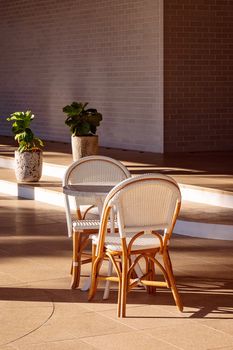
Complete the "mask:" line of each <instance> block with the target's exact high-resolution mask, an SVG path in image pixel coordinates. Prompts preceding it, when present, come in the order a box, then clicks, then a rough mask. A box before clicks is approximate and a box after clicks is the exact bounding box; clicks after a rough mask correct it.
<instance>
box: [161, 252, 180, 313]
mask: <svg viewBox="0 0 233 350" xmlns="http://www.w3.org/2000/svg"><path fill="white" fill-rule="evenodd" d="M163 261H164V266H165V270H166V272H167V275H168V278H169V282H170V285H171V290H172V294H173V298H174V300H175V303H176V306H177V307H178V309H179V310H180V311H183V303H182V300H181V298H180V295H179V292H178V289H177V287H176V282H175V277H174V274H173V269H172V264H171V259H170V256H169V253H168V251H167V250H165V251H164V252H163Z"/></svg>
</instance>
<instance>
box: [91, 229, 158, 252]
mask: <svg viewBox="0 0 233 350" xmlns="http://www.w3.org/2000/svg"><path fill="white" fill-rule="evenodd" d="M134 236H135V233H127V237H126V243H127V245H128V243H129V242H130V240H131V239H132V238H133V237H134ZM91 238H92V243H93V244H95V245H97V244H98V235H92V237H91ZM105 248H107V249H109V250H113V251H121V250H122V244H121V238H120V237H119V235H117V234H115V235H112V234H107V235H106V237H105ZM153 248H160V240H159V238H158V237H155V236H152V235H151V234H146V233H145V234H144V235H142V236H140V237H138V238H137V239H136V240H135V242H134V244H133V247H132V251H133V250H143V249H153Z"/></svg>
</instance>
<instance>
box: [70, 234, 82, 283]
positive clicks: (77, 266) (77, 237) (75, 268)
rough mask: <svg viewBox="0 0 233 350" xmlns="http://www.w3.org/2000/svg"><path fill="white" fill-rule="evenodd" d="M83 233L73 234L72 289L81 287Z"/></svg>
mask: <svg viewBox="0 0 233 350" xmlns="http://www.w3.org/2000/svg"><path fill="white" fill-rule="evenodd" d="M80 243H81V233H80V232H73V261H72V280H71V288H72V289H75V288H77V287H78V286H79V281H80V272H81V255H80V251H79V250H80Z"/></svg>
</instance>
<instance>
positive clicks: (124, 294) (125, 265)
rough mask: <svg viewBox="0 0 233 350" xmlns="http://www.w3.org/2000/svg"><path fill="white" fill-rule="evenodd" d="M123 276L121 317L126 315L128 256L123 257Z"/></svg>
mask: <svg viewBox="0 0 233 350" xmlns="http://www.w3.org/2000/svg"><path fill="white" fill-rule="evenodd" d="M122 260H123V261H122V277H121V286H120V285H119V287H121V304H120V306H119V308H120V317H126V297H127V291H128V261H127V257H126V258H124V257H123V259H122Z"/></svg>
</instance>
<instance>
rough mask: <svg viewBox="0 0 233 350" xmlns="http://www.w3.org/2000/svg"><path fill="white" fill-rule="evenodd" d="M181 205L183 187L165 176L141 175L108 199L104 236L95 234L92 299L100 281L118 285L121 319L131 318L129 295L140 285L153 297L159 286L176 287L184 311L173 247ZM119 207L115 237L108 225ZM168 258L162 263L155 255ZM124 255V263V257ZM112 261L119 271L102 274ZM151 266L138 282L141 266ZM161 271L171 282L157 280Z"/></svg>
mask: <svg viewBox="0 0 233 350" xmlns="http://www.w3.org/2000/svg"><path fill="white" fill-rule="evenodd" d="M180 205H181V194H180V190H179V187H178V185H177V183H176V182H175V181H174V180H173V179H172V178H170V177H168V176H165V175H160V174H148V175H141V176H138V177H135V178H130V179H126V180H124V181H122V182H121V183H120V184H118V185H116V186H115V187H114V188H113V189H112V190H111V192H110V193H109V194H108V196H107V197H106V199H105V203H104V208H103V212H102V217H101V225H100V231H99V235H98V236H97V235H93V237H92V239H93V245H92V246H93V261H92V281H91V288H90V291H89V300H91V299H92V298H93V296H94V294H95V292H96V289H97V284H98V281H99V280H100V279H101V280H110V281H115V282H118V285H119V288H118V316H119V317H125V315H126V296H127V293H128V292H129V291H130V290H131V289H132V288H133V287H135V286H136V285H137V284H138V283H140V284H142V285H144V286H145V288H146V289H147V291H148V292H149V293H153V292H154V291H155V289H156V287H167V288H171V290H172V293H173V297H174V299H175V303H176V305H177V307H178V309H179V310H180V311H182V310H183V305H182V301H181V299H180V296H179V293H178V290H177V287H176V283H175V278H174V275H173V270H172V264H171V260H170V257H169V251H168V245H169V241H170V239H171V235H172V230H173V228H174V225H175V222H176V219H177V215H178V213H179V210H180ZM112 208H114V209H115V211H116V215H117V223H118V230H119V231H118V232H119V233H118V234H109V233H108V231H107V223H108V220H109V215H110V212H111V210H112ZM156 254H158V255H160V256H161V258H162V261H163V262H162V263H161V262H159V260H158V259H157V258H156V257H155V256H156ZM119 257H120V259H119ZM106 258H108V259H109V260H110V261H111V262H112V264H113V266H114V269H115V272H116V274H115V275H112V276H104V275H101V273H100V270H101V266H102V263H103V260H104V259H106ZM142 261H144V262H145V264H144V265H145V266H144V267H143V273H142V275H141V276H136V278H135V276H134V275H135V266H136V265H137V264H139V262H140V264H141V262H142ZM155 267H157V268H159V269H160V270H161V271H162V274H163V275H164V279H165V281H162V282H161V281H156V280H155Z"/></svg>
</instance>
